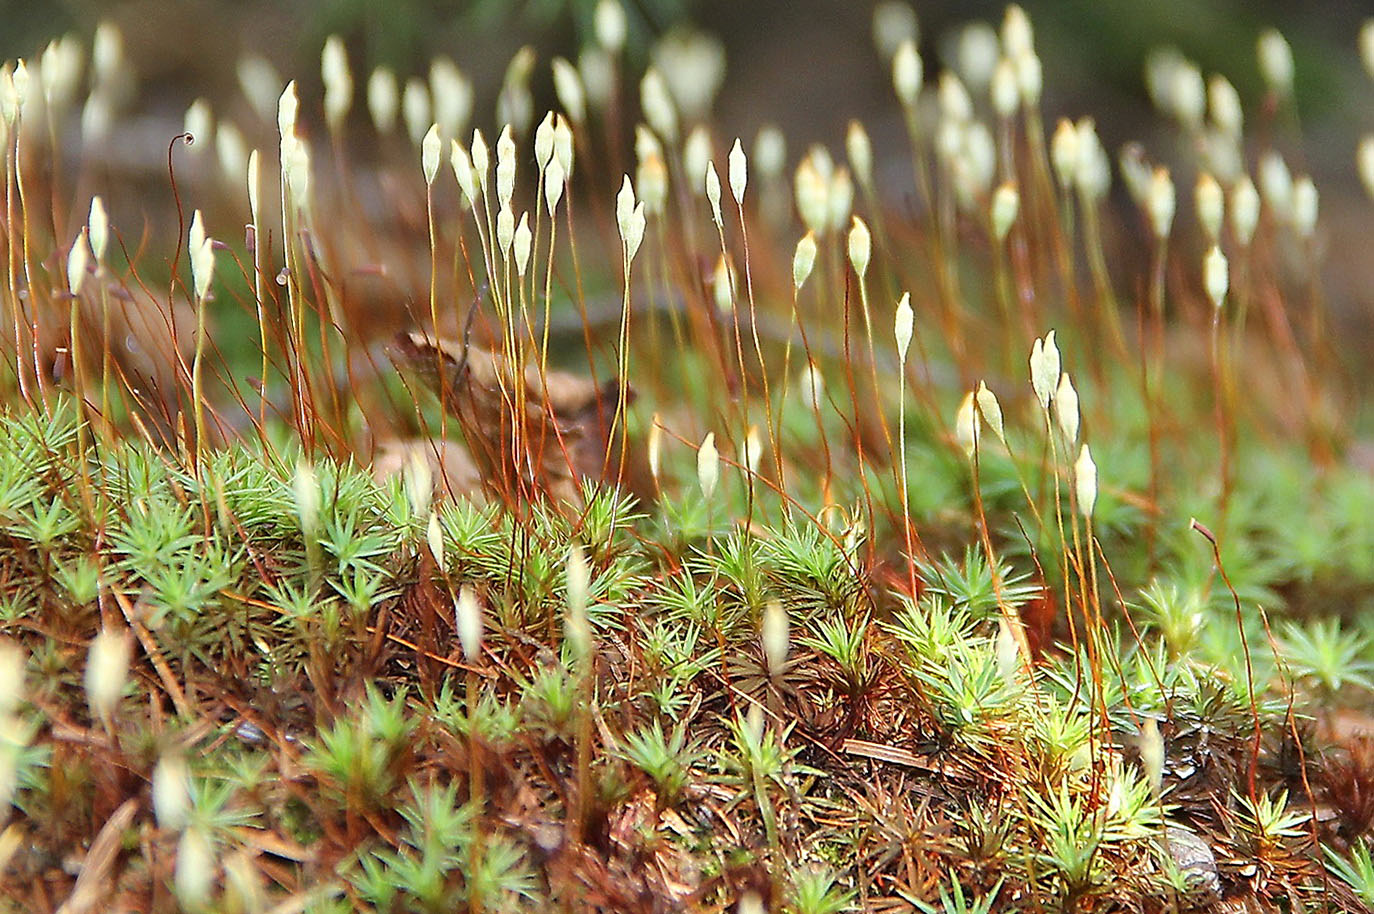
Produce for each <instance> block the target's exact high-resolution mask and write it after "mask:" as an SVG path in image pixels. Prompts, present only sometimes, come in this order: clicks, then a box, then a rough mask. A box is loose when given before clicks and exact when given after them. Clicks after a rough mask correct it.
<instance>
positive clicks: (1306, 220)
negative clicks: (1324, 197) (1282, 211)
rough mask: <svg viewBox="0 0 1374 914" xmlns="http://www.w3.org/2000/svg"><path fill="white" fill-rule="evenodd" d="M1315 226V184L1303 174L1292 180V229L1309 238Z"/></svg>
mask: <svg viewBox="0 0 1374 914" xmlns="http://www.w3.org/2000/svg"><path fill="white" fill-rule="evenodd" d="M1316 228H1317V185H1315V184H1313V183H1312V179H1311V178H1310V177H1309V176H1307V175H1303V176H1302V177H1300V178H1298V179H1297V180H1296V181H1294V182H1293V231H1294V232H1296V233H1297V235H1298V237H1299V238H1311V237H1312V233H1313V232H1314V231H1316Z"/></svg>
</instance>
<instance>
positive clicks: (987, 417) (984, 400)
mask: <svg viewBox="0 0 1374 914" xmlns="http://www.w3.org/2000/svg"><path fill="white" fill-rule="evenodd" d="M974 399H975V400H977V402H978V412H980V413H982V415H983V419H984V421H986V422H987V424H988V426H989V427H990V428H991V429H992V433H993V434H994V435H996V436H997V437H998V438H999V439H1001V440H1002V441H1003V442H1005V441H1006V440H1007V439H1006V435H1005V434H1003V432H1002V404H1000V403H998V402H997V396H996V394H994V393H993V392H992V391H991V390H989V389H988V385H987V384H986V383H984V382H982V381H979V382H978V390H977V392H976V394H975V397H974Z"/></svg>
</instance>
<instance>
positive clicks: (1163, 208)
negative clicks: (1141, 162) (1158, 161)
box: [1145, 166, 1176, 241]
mask: <svg viewBox="0 0 1374 914" xmlns="http://www.w3.org/2000/svg"><path fill="white" fill-rule="evenodd" d="M1175 204H1176V200H1175V197H1174V182H1173V179H1172V178H1170V177H1169V169H1167V168H1164V167H1162V166H1161V167H1159V168H1156V169H1155V170H1154V175H1153V176H1152V177H1151V178H1150V193H1149V196H1148V197H1146V199H1145V208H1146V211H1147V212H1148V213H1149V216H1150V228H1151V229H1153V230H1154V233H1155V238H1157V239H1159V240H1160V241H1163V240H1165V239H1166V238H1168V237H1169V231H1170V229H1171V228H1173V224H1174V207H1175Z"/></svg>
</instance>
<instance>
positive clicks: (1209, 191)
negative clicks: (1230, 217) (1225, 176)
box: [1193, 171, 1226, 244]
mask: <svg viewBox="0 0 1374 914" xmlns="http://www.w3.org/2000/svg"><path fill="white" fill-rule="evenodd" d="M1193 207H1194V208H1195V209H1196V210H1197V221H1198V224H1199V225H1201V226H1202V232H1203V234H1205V235H1206V236H1207V240H1208V241H1210V242H1212V243H1213V244H1216V241H1217V238H1219V237H1220V236H1221V223H1222V219H1223V218H1224V217H1225V215H1226V213H1225V209H1226V196H1225V194H1224V193H1223V191H1222V189H1221V184H1219V183H1218V182H1217V179H1216V178H1214V177H1212V176H1211V175H1210V174H1208V173H1207V172H1205V171H1204V172H1203V173H1202V174H1200V175H1198V178H1197V185H1196V186H1195V187H1194V188H1193Z"/></svg>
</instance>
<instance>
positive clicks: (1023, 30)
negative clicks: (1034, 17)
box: [1002, 3, 1035, 57]
mask: <svg viewBox="0 0 1374 914" xmlns="http://www.w3.org/2000/svg"><path fill="white" fill-rule="evenodd" d="M1002 49H1003V51H1004V52H1005V53H1006V55H1007V56H1008V57H1016V56H1017V55H1018V54H1030V53H1034V51H1035V35H1034V32H1033V31H1032V30H1031V23H1030V17H1029V16H1027V15H1026V11H1025V10H1023V9H1022V8H1021V7H1020V6H1018V5H1016V4H1014V3H1013V4H1012V5H1011V6H1009V7H1007V12H1006V15H1004V16H1003V17H1002Z"/></svg>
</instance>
